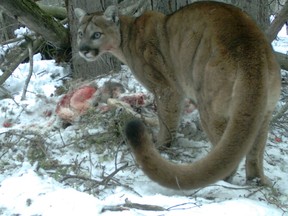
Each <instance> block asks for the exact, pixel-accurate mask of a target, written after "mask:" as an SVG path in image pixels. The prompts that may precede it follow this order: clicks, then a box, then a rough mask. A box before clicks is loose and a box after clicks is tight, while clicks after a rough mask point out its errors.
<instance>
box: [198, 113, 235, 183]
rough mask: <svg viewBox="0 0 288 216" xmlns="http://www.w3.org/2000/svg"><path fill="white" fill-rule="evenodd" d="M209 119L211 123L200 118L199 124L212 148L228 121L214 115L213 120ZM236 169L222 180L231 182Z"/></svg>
mask: <svg viewBox="0 0 288 216" xmlns="http://www.w3.org/2000/svg"><path fill="white" fill-rule="evenodd" d="M210 115H211V112H210ZM205 116H208V115H205ZM210 119H213V121H211V120H210V121H208V119H203V118H201V123H202V127H203V128H204V130H205V132H206V134H207V136H208V138H209V140H210V142H211V144H212V145H213V147H215V146H216V145H217V143H218V142H219V141H220V139H221V137H222V135H223V133H224V131H225V129H226V126H227V123H228V119H226V118H225V117H222V116H219V115H218V116H215V115H214V116H213V118H211V116H210ZM207 121H208V122H207ZM237 169H238V166H237V167H236V168H235V169H234V170H233V172H232V173H231V174H230V175H228V176H227V177H226V178H224V179H223V180H224V181H227V182H231V181H232V179H233V176H234V174H235V173H236V172H237Z"/></svg>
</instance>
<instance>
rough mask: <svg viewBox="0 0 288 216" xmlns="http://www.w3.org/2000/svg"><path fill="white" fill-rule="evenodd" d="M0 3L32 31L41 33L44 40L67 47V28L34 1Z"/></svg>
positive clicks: (21, 0) (2, 0) (7, 0)
mask: <svg viewBox="0 0 288 216" xmlns="http://www.w3.org/2000/svg"><path fill="white" fill-rule="evenodd" d="M0 5H1V7H2V8H4V10H5V12H7V13H8V14H9V15H10V16H12V17H14V18H16V19H17V20H19V21H20V22H22V23H23V24H25V25H26V26H27V27H29V29H31V30H33V31H34V32H37V33H39V34H41V35H42V36H43V38H44V39H45V40H47V41H49V42H50V43H52V44H54V45H55V46H57V47H62V48H66V47H69V34H68V30H67V29H65V28H64V26H62V25H61V24H60V23H59V22H57V21H56V20H55V19H54V18H53V17H51V16H49V15H48V14H47V13H45V12H44V11H43V10H41V9H40V8H39V6H38V5H37V4H36V3H35V2H32V1H31V0H13V1H11V0H0ZM44 23H45V24H44Z"/></svg>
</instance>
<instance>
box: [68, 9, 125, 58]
mask: <svg viewBox="0 0 288 216" xmlns="http://www.w3.org/2000/svg"><path fill="white" fill-rule="evenodd" d="M74 12H75V15H76V17H77V18H78V20H79V28H78V32H77V34H78V35H77V45H78V48H79V54H80V56H82V57H83V58H84V59H86V60H87V61H94V60H96V59H97V57H98V56H100V55H101V54H103V53H105V52H112V53H113V51H115V50H117V48H118V47H119V45H120V42H121V36H120V28H119V18H118V9H117V8H116V7H115V6H110V7H108V8H107V9H106V10H105V12H96V13H92V14H88V13H86V12H85V11H84V10H82V9H80V8H76V9H75V10H74Z"/></svg>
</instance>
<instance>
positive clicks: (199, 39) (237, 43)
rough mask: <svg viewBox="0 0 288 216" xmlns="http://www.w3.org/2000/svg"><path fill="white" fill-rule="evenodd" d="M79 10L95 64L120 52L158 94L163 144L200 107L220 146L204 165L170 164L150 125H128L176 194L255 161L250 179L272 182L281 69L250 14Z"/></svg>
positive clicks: (222, 7)
mask: <svg viewBox="0 0 288 216" xmlns="http://www.w3.org/2000/svg"><path fill="white" fill-rule="evenodd" d="M75 14H76V17H78V19H79V30H78V38H77V44H78V47H79V53H80V55H81V56H82V57H83V58H85V59H86V60H87V61H93V60H95V59H97V58H98V57H99V55H101V54H102V53H107V52H108V53H111V54H113V55H114V56H116V57H117V58H118V59H119V60H121V61H122V62H123V63H125V64H127V65H128V66H129V67H130V69H131V70H132V73H133V74H134V75H135V77H136V79H138V80H139V81H140V82H141V83H142V84H143V85H144V86H145V87H146V88H147V89H148V90H150V91H151V92H152V93H153V94H154V95H155V100H156V104H157V112H158V118H159V125H160V130H159V134H158V135H157V136H158V137H157V138H158V140H157V143H158V145H168V146H169V145H170V144H171V142H172V141H173V140H174V138H175V134H176V131H177V127H178V123H179V118H180V115H181V111H182V104H183V100H184V99H185V98H190V99H191V100H193V102H194V103H195V104H196V105H197V109H198V111H199V115H200V120H201V124H202V127H203V129H204V130H205V132H206V133H207V136H208V138H209V140H210V141H211V143H212V145H213V148H212V150H211V152H210V153H208V154H207V156H205V157H204V158H202V159H200V160H198V161H196V162H194V163H188V164H175V163H172V162H170V161H169V160H166V159H164V158H163V157H161V155H160V154H159V152H158V151H157V149H156V147H155V146H154V144H153V141H152V140H151V139H150V136H149V134H148V132H147V129H146V128H145V126H144V124H143V123H142V122H141V121H138V120H134V121H131V122H129V123H128V124H127V126H126V130H125V131H126V136H127V140H128V143H129V144H130V146H131V149H132V151H133V153H134V156H135V158H136V161H137V163H138V164H139V165H140V167H141V169H142V170H143V171H144V173H145V174H146V175H148V177H150V179H152V180H154V181H156V182H157V183H159V184H160V185H163V186H165V187H169V188H174V189H181V190H182V189H194V188H199V187H205V186H207V185H209V184H211V183H214V182H215V181H218V180H221V179H225V178H227V177H229V176H230V175H231V174H232V173H234V172H235V170H236V169H237V166H238V164H239V162H240V161H241V160H242V159H243V158H244V157H246V163H245V168H246V179H247V180H248V181H250V180H254V179H256V180H257V181H258V183H260V184H264V185H266V184H269V180H268V178H267V177H266V176H265V175H264V171H263V154H264V148H265V143H266V139H267V133H268V127H269V122H270V119H271V115H272V111H273V110H274V107H275V104H276V103H277V100H278V98H279V94H280V85H281V84H280V83H281V81H280V80H281V78H280V69H279V66H278V64H277V61H276V59H275V56H274V54H273V49H272V47H271V45H270V44H269V42H268V41H267V39H266V37H265V35H264V34H263V33H262V32H261V30H260V29H259V28H258V27H257V25H256V24H255V22H254V21H253V20H252V19H251V18H250V17H249V16H248V15H247V14H246V13H245V12H243V11H242V10H240V9H238V8H236V7H234V6H232V5H228V4H224V3H218V2H197V3H193V4H190V5H188V6H186V7H183V8H181V9H180V10H178V11H176V12H175V13H173V14H171V15H168V16H166V15H164V14H162V13H159V12H155V11H148V12H145V13H144V14H142V15H141V16H139V17H137V18H134V17H129V16H125V15H119V14H118V10H117V7H115V6H110V7H108V8H107V9H106V10H105V11H104V12H96V13H92V14H87V13H86V12H85V11H83V10H82V9H75Z"/></svg>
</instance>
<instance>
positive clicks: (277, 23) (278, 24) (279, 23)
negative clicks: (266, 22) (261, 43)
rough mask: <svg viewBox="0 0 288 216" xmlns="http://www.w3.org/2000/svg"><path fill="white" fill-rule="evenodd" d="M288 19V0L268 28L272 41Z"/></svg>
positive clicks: (268, 34)
mask: <svg viewBox="0 0 288 216" xmlns="http://www.w3.org/2000/svg"><path fill="white" fill-rule="evenodd" d="M287 21H288V1H287V2H286V3H285V4H284V6H283V8H282V9H281V10H280V12H279V13H278V14H277V16H276V17H275V19H274V20H273V22H272V23H271V24H270V26H269V27H268V28H267V30H266V35H267V37H268V39H269V41H270V42H272V41H273V40H274V39H275V38H276V37H277V34H278V32H279V31H280V30H281V28H282V27H283V25H284V24H285V22H287Z"/></svg>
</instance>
